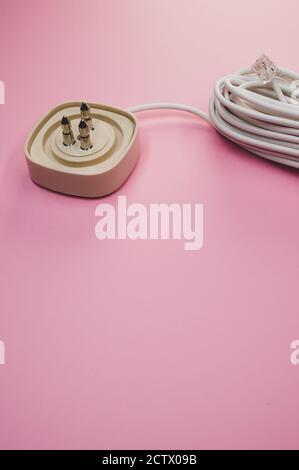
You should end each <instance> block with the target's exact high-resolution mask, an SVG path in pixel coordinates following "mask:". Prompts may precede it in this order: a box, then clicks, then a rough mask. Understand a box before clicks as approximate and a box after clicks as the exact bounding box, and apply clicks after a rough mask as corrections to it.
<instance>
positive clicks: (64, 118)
mask: <svg viewBox="0 0 299 470" xmlns="http://www.w3.org/2000/svg"><path fill="white" fill-rule="evenodd" d="M69 123H70V120H69V118H67V117H66V116H63V118H62V119H61V124H62V125H63V126H66V125H67V124H69Z"/></svg>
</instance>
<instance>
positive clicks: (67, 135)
mask: <svg viewBox="0 0 299 470" xmlns="http://www.w3.org/2000/svg"><path fill="white" fill-rule="evenodd" d="M60 124H61V129H62V136H63V145H65V146H66V147H69V146H71V145H74V143H75V139H74V134H73V131H72V125H71V121H70V120H69V118H68V117H66V116H63V118H62V119H61V123H60Z"/></svg>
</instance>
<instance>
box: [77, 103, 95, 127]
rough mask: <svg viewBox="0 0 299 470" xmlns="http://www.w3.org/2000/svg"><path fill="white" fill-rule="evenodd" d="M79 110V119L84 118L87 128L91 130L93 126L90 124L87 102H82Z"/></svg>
mask: <svg viewBox="0 0 299 470" xmlns="http://www.w3.org/2000/svg"><path fill="white" fill-rule="evenodd" d="M80 111H81V119H84V121H85V122H86V124H87V125H88V127H89V129H90V130H91V131H93V129H94V127H93V124H92V119H91V114H90V107H89V106H88V104H87V103H85V102H83V103H82V104H81V107H80Z"/></svg>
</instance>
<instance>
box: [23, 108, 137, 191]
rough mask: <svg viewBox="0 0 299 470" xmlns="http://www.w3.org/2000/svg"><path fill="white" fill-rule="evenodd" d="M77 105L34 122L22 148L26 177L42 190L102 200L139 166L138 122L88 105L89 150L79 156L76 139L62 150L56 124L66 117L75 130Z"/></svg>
mask: <svg viewBox="0 0 299 470" xmlns="http://www.w3.org/2000/svg"><path fill="white" fill-rule="evenodd" d="M80 105H81V102H79V101H78V102H77V101H75V102H69V103H64V104H62V105H60V106H57V107H56V108H54V109H52V110H51V111H50V112H49V113H48V114H47V115H46V116H45V117H44V118H42V119H41V121H39V122H38V124H37V125H36V127H35V128H34V130H33V131H32V133H31V134H30V136H29V137H28V139H27V141H26V143H25V155H26V160H27V164H28V168H29V172H30V176H31V178H32V180H33V181H34V182H35V183H37V184H39V185H40V186H44V187H45V188H48V189H51V190H53V191H57V192H60V193H64V194H70V195H74V196H81V197H101V196H105V195H107V194H109V193H112V192H113V191H115V190H116V189H118V188H119V187H120V186H121V185H122V184H123V183H124V181H125V180H126V179H127V178H128V176H129V175H130V173H131V172H132V170H133V168H134V166H135V164H136V162H137V160H138V156H139V146H138V125H137V121H136V118H135V116H134V115H133V114H131V113H128V112H127V111H124V110H121V109H117V108H112V107H110V106H104V105H100V104H95V103H94V104H90V111H91V117H92V122H93V126H94V130H93V131H91V133H90V137H91V140H92V144H93V146H92V148H91V149H89V150H82V149H81V148H80V145H81V144H80V140H79V139H76V142H75V144H74V145H72V146H69V147H66V146H65V145H63V136H62V132H61V128H60V122H61V119H62V117H63V116H67V117H68V118H69V119H70V121H71V123H72V128H73V129H78V125H79V122H80V120H81V113H80Z"/></svg>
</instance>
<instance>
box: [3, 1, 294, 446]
mask: <svg viewBox="0 0 299 470" xmlns="http://www.w3.org/2000/svg"><path fill="white" fill-rule="evenodd" d="M283 5H284V6H283V8H281V5H279V4H277V5H276V4H275V3H274V2H273V1H272V0H267V1H266V0H264V1H263V0H260V1H253V2H251V4H250V8H246V9H245V8H244V7H242V6H241V5H240V2H239V1H237V0H227V1H226V2H219V1H216V0H214V1H210V2H206V1H201V0H188V1H183V0H180V1H179V0H163V1H161V0H151V1H146V0H123V1H121V0H109V1H108V0H107V1H95V0H89V1H88V0H85V1H84V2H82V1H81V2H79V1H77V0H76V1H71V0H69V1H61V0H60V1H57V0H55V1H54V0H52V1H51V2H50V1H49V2H39V1H37V0H34V1H33V0H32V1H29V0H28V1H26V2H19V1H16V0H13V1H12V0H10V1H9V2H1V16H0V41H1V46H0V60H1V62H0V63H1V69H0V70H1V72H0V79H1V80H3V81H4V82H5V85H6V104H5V105H2V106H0V120H1V139H0V150H1V160H0V177H1V199H0V213H1V231H0V237H1V243H0V260H1V284H0V286H1V287H0V289H1V291H0V294H1V312H0V340H3V341H4V342H5V346H6V364H5V365H4V366H0V423H1V425H0V447H1V448H3V449H14V448H22V449H23V448H26V449H28V448H52V449H55V448H86V449H90V448H99V449H116V448H120V449H127V448H128V449H136V448H148V449H155V448H156V449H157V448H158V449H159V448H169V449H188V448H189V449H201V448H204V449H213V448H225V449H227V448H271V449H272V448H299V419H298V417H299V366H297V367H296V366H293V365H291V363H290V359H289V358H290V353H291V351H290V343H291V341H293V340H294V339H298V337H299V320H298V318H299V310H298V307H299V305H298V304H299V302H298V279H299V263H298V240H299V220H298V206H299V191H298V183H299V180H298V173H296V172H294V171H289V170H287V169H284V168H282V167H279V166H275V165H272V164H269V163H267V162H265V161H263V160H261V159H258V158H257V157H253V156H250V154H249V153H247V152H245V151H242V150H240V149H238V148H237V147H236V146H234V145H233V144H231V143H228V142H227V141H225V140H223V139H222V138H221V137H220V136H218V135H217V134H216V133H215V132H214V131H213V130H212V129H211V128H209V126H208V125H207V124H205V123H203V122H201V121H200V120H198V119H196V118H193V117H191V116H186V115H184V114H182V113H176V112H172V113H167V112H155V113H149V114H147V115H143V116H140V122H141V147H142V154H141V158H140V161H139V164H138V166H137V168H136V170H135V172H134V174H133V175H132V176H131V178H130V179H129V180H128V181H127V183H126V184H125V185H124V186H123V187H122V188H121V189H120V190H119V191H118V192H117V193H115V194H113V195H111V196H109V197H108V198H105V202H110V203H114V202H116V201H117V196H118V195H126V196H127V200H128V204H129V203H133V202H141V203H143V204H149V203H152V202H166V203H171V202H178V203H186V202H190V203H203V204H204V206H205V219H204V223H205V237H204V238H205V242H204V247H203V248H202V250H200V251H197V252H187V251H184V250H183V246H182V245H183V243H182V241H104V242H101V241H99V240H97V239H96V237H95V234H94V227H95V223H96V218H95V215H94V211H95V208H96V206H97V204H98V203H99V201H97V200H80V199H77V198H71V197H64V196H61V195H58V194H55V193H51V192H49V191H46V190H43V189H42V188H39V187H37V186H36V185H35V184H33V183H32V182H31V181H30V180H29V177H28V172H27V168H26V163H25V159H24V157H23V143H24V141H25V138H26V137H27V134H28V133H29V132H30V131H31V129H32V127H33V126H34V125H35V123H36V121H37V120H38V119H39V118H40V117H41V116H42V115H44V114H45V113H46V112H47V111H48V110H49V109H50V108H51V107H53V106H55V105H56V104H59V103H60V102H63V101H67V100H73V99H86V100H90V101H97V102H103V103H107V104H111V105H113V106H118V107H128V106H131V105H134V104H139V103H144V102H150V101H159V100H165V101H166V100H169V101H178V102H183V103H189V104H193V105H197V106H199V107H200V108H202V109H205V110H206V109H207V107H208V100H209V97H210V94H211V92H212V89H213V84H214V82H215V80H216V79H217V77H219V76H221V75H224V74H226V73H230V72H232V71H234V70H237V69H238V68H241V67H243V66H247V65H250V64H251V63H252V62H253V61H254V60H255V58H256V57H257V56H258V55H259V54H260V53H262V52H266V53H268V54H269V55H270V56H271V57H272V58H273V60H274V61H276V62H277V63H279V64H280V65H283V66H286V67H288V68H291V69H295V70H299V63H298V54H297V46H296V44H297V40H298V14H299V6H298V1H297V0H293V1H292V0H286V1H285V2H284V4H283ZM265 19H266V20H267V22H268V23H267V22H266V23H265V21H266V20H265Z"/></svg>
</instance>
